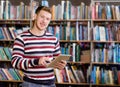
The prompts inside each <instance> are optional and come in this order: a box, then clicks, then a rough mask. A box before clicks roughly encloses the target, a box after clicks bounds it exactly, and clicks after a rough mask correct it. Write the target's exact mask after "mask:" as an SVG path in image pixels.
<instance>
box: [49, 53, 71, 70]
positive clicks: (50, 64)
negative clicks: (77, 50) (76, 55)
mask: <svg viewBox="0 0 120 87" xmlns="http://www.w3.org/2000/svg"><path fill="white" fill-rule="evenodd" d="M70 57H71V55H64V54H61V55H59V56H58V57H56V58H54V59H53V60H52V61H51V62H50V63H48V64H47V67H49V68H50V67H54V65H55V64H56V63H57V62H60V61H61V60H65V61H67V60H69V59H70Z"/></svg>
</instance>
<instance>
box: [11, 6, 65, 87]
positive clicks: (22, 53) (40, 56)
mask: <svg viewBox="0 0 120 87" xmlns="http://www.w3.org/2000/svg"><path fill="white" fill-rule="evenodd" d="M51 16H52V15H51V11H50V9H49V8H48V7H45V6H40V7H38V8H37V9H36V12H35V17H34V24H33V27H32V29H30V30H28V31H25V32H23V33H22V34H20V35H19V36H17V38H16V39H15V42H14V46H13V54H12V61H11V62H12V65H13V67H14V68H16V69H20V70H22V71H23V72H24V77H23V80H24V82H23V84H22V87H48V86H49V87H55V84H54V80H55V76H54V70H53V68H46V65H47V62H50V61H51V60H52V59H53V58H54V57H56V56H58V55H60V53H61V52H60V44H59V41H58V40H57V38H56V37H55V36H53V35H52V34H50V33H48V32H47V31H46V28H47V27H48V25H49V23H50V20H51ZM65 65H66V61H63V60H62V61H61V62H59V63H56V65H55V66H54V68H58V69H63V68H64V67H65Z"/></svg>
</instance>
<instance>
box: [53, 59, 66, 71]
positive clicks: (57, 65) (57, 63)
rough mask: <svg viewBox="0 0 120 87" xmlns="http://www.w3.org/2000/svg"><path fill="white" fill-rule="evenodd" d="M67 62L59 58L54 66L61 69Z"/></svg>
mask: <svg viewBox="0 0 120 87" xmlns="http://www.w3.org/2000/svg"><path fill="white" fill-rule="evenodd" d="M66 64H67V62H66V61H64V60H61V61H60V62H56V64H55V66H54V68H57V69H60V70H61V69H63V68H64V67H65V66H66Z"/></svg>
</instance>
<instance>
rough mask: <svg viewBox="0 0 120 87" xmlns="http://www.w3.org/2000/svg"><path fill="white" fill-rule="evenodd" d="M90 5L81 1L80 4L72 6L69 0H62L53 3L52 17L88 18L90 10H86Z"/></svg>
mask: <svg viewBox="0 0 120 87" xmlns="http://www.w3.org/2000/svg"><path fill="white" fill-rule="evenodd" d="M89 8H90V6H88V5H85V3H84V2H81V3H80V5H78V6H74V5H72V3H71V2H70V1H68V0H67V1H65V0H62V1H61V3H60V4H58V5H53V6H52V7H51V9H52V15H53V16H52V19H53V20H54V19H90V18H91V10H88V9H89Z"/></svg>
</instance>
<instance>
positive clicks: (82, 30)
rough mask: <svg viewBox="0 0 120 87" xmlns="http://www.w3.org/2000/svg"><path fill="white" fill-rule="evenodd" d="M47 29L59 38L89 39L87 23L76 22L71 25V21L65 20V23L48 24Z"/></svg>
mask: <svg viewBox="0 0 120 87" xmlns="http://www.w3.org/2000/svg"><path fill="white" fill-rule="evenodd" d="M47 30H48V32H50V33H52V34H53V35H55V36H56V37H57V38H58V39H59V40H90V28H89V23H88V24H86V25H83V24H80V22H76V23H75V25H74V26H72V23H70V22H67V24H66V25H60V26H49V27H48V29H47Z"/></svg>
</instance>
